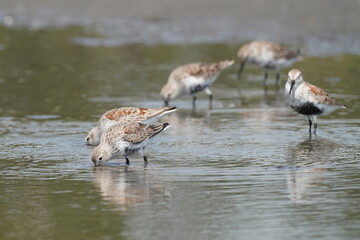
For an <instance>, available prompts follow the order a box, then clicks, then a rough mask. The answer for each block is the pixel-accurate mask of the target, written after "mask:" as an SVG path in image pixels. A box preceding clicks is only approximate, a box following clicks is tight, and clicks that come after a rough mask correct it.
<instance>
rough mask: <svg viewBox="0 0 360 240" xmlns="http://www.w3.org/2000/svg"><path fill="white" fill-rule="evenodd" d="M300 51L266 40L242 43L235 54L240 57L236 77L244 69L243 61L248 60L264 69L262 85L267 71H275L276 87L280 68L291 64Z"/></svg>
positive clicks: (296, 59)
mask: <svg viewBox="0 0 360 240" xmlns="http://www.w3.org/2000/svg"><path fill="white" fill-rule="evenodd" d="M299 54H300V51H299V50H298V51H290V50H289V49H288V48H286V47H285V46H282V45H279V44H277V43H273V42H267V41H253V42H250V43H248V44H245V45H243V46H242V47H241V48H240V49H239V51H238V53H237V55H238V57H239V58H240V61H241V62H240V68H239V71H238V79H240V77H241V73H242V71H243V69H244V66H245V63H246V62H249V63H252V64H255V65H257V66H259V67H261V68H263V69H264V81H263V84H264V87H265V88H266V81H267V78H268V71H269V70H270V69H275V71H276V87H277V88H278V87H279V79H280V69H281V68H284V67H289V66H291V65H292V64H293V63H294V62H296V61H298V60H300V59H301V57H300V56H299Z"/></svg>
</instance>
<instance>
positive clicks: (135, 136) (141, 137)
mask: <svg viewBox="0 0 360 240" xmlns="http://www.w3.org/2000/svg"><path fill="white" fill-rule="evenodd" d="M168 125H169V124H168V123H163V124H154V125H146V124H142V123H133V124H128V125H125V126H124V128H123V133H124V135H123V136H122V138H123V139H124V141H127V142H130V143H133V144H139V143H141V142H143V141H145V140H147V139H149V138H152V137H154V136H155V135H157V134H158V133H160V132H161V131H162V130H164V129H165V128H166V127H167V126H168Z"/></svg>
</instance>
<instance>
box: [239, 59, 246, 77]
mask: <svg viewBox="0 0 360 240" xmlns="http://www.w3.org/2000/svg"><path fill="white" fill-rule="evenodd" d="M245 62H246V61H242V62H241V63H240V67H239V71H238V74H237V80H240V77H241V73H242V71H243V69H244V66H245Z"/></svg>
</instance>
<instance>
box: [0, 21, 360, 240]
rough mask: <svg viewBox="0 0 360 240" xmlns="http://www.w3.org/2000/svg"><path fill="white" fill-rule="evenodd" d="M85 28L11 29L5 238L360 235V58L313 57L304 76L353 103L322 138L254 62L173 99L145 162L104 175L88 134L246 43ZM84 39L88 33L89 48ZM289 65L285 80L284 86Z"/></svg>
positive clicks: (2, 33) (0, 157)
mask: <svg viewBox="0 0 360 240" xmlns="http://www.w3.org/2000/svg"><path fill="white" fill-rule="evenodd" d="M97 37H99V35H98V33H96V32H91V31H90V32H89V31H88V30H86V29H85V28H83V27H82V26H75V25H69V26H66V27H62V28H44V29H38V30H29V28H28V27H16V28H13V27H5V26H0V44H1V51H0V63H1V64H0V65H1V68H0V135H1V138H0V145H1V150H0V162H1V164H0V178H1V184H0V208H1V209H2V210H1V213H0V221H1V227H0V237H1V239H65V238H66V239H239V238H244V239H264V236H266V239H291V238H297V239H315V238H316V239H358V238H359V236H360V230H359V229H360V228H359V226H360V208H359V201H360V187H359V183H360V175H359V171H360V164H359V155H360V148H359V143H360V141H359V127H360V112H359V88H358V85H359V73H360V67H359V66H360V57H359V56H358V55H356V54H347V53H341V54H336V55H332V54H329V55H327V56H310V57H306V58H305V61H302V62H299V63H297V64H295V67H297V68H300V69H301V70H302V71H303V75H304V78H305V79H306V80H308V81H309V82H311V83H313V84H315V85H318V86H321V87H322V88H324V89H325V90H326V91H328V92H329V93H331V96H333V97H335V98H336V99H337V100H338V101H340V102H343V103H344V104H346V105H348V106H349V108H348V109H346V110H339V111H337V112H334V113H332V114H331V115H330V116H327V117H320V118H319V128H318V135H317V136H311V137H309V135H308V131H307V130H308V125H307V120H306V119H305V118H304V117H302V116H299V115H297V114H296V113H294V112H292V110H291V109H290V108H289V107H287V106H286V104H285V103H284V100H283V96H282V89H281V90H280V92H276V90H275V87H274V85H273V83H274V80H273V79H274V75H273V74H271V75H270V76H271V79H270V80H269V91H268V93H267V94H265V93H264V91H263V88H262V72H261V71H260V70H259V69H257V68H255V67H251V66H247V67H246V69H245V71H244V74H243V79H242V80H241V81H240V82H237V81H236V72H237V67H238V66H233V67H231V68H230V69H228V70H227V71H225V72H224V73H223V74H222V75H221V76H220V77H219V79H218V80H217V81H216V82H215V84H214V85H213V87H212V91H213V94H214V105H213V106H214V109H212V110H209V109H208V99H207V96H206V95H205V94H200V95H199V98H198V99H199V100H198V102H197V109H196V112H193V111H192V109H191V97H184V98H181V99H178V100H176V101H174V102H173V104H175V105H176V106H178V108H179V110H178V111H177V112H176V113H173V114H171V115H170V116H167V117H165V118H163V119H162V121H166V122H169V123H170V124H171V125H172V127H171V128H170V129H169V130H168V131H166V132H164V133H162V134H161V135H159V137H158V139H157V141H155V142H154V143H153V144H152V145H151V146H149V147H148V149H147V154H148V159H149V165H148V166H147V168H144V166H143V162H142V160H141V158H139V157H136V156H134V157H131V158H130V160H131V163H132V164H131V165H130V166H129V167H126V166H125V165H124V162H125V161H124V160H123V159H119V160H114V161H111V162H109V163H108V164H107V165H105V166H101V167H96V168H95V167H94V166H93V164H92V162H91V160H90V154H91V149H92V148H91V147H87V146H84V138H85V136H86V133H87V131H88V130H89V129H91V128H92V127H93V126H94V125H95V122H96V120H97V118H98V117H99V115H100V114H102V113H103V112H105V111H107V110H109V109H111V108H114V107H119V106H134V105H135V106H144V107H159V106H162V103H161V101H160V98H159V91H160V88H161V86H162V85H163V84H164V83H165V82H166V79H167V76H168V74H169V72H170V71H171V70H172V69H173V68H174V67H176V66H178V65H181V64H183V63H187V62H193V61H198V60H199V59H201V60H203V61H208V62H210V61H218V60H222V59H224V58H235V56H236V50H237V49H238V47H239V45H240V44H241V43H239V44H230V43H216V44H214V43H201V44H200V43H196V44H186V45H184V44H152V45H151V44H150V45H148V44H125V45H116V44H115V45H114V46H107V45H102V44H100V45H91V46H90V45H87V44H84V42H83V40H84V39H89V38H90V39H93V38H97ZM79 39H83V40H80V41H79ZM287 70H288V69H286V70H284V71H283V72H282V76H281V80H282V83H281V85H282V86H283V84H284V82H285V75H286V72H287Z"/></svg>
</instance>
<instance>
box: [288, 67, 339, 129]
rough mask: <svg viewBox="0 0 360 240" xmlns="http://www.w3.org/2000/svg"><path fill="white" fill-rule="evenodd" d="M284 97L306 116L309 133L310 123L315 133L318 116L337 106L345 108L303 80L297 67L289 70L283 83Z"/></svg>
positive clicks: (292, 106)
mask: <svg viewBox="0 0 360 240" xmlns="http://www.w3.org/2000/svg"><path fill="white" fill-rule="evenodd" d="M285 99H286V101H287V103H288V104H289V105H290V107H291V108H292V109H294V110H295V111H296V112H298V113H300V114H303V115H306V116H307V118H308V120H309V133H310V134H311V125H312V124H314V133H315V134H316V128H317V121H316V120H317V117H318V116H322V115H327V114H329V113H331V112H332V111H334V110H336V109H339V108H346V106H345V105H343V104H340V103H337V102H336V101H335V100H334V99H333V98H331V97H330V96H329V95H328V94H327V93H326V92H325V91H324V90H322V89H321V88H318V87H316V86H314V85H312V84H310V83H307V82H305V81H304V79H303V76H302V74H301V72H300V70H298V69H292V70H291V71H290V72H289V76H288V80H287V82H286V84H285Z"/></svg>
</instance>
